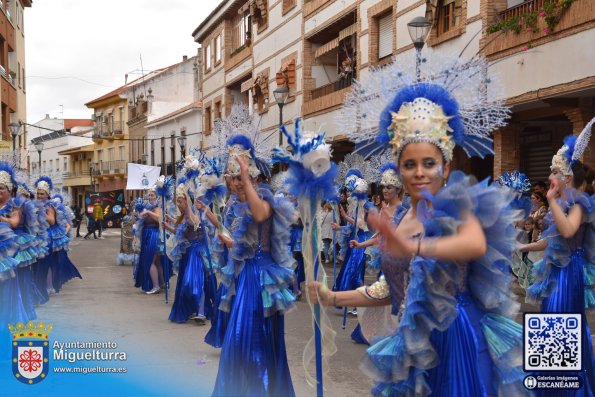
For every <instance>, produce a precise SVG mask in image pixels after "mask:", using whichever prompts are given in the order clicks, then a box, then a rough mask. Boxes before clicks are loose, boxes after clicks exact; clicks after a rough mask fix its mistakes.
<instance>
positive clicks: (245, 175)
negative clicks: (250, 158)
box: [236, 156, 250, 181]
mask: <svg viewBox="0 0 595 397" xmlns="http://www.w3.org/2000/svg"><path fill="white" fill-rule="evenodd" d="M236 161H237V162H238V164H239V166H240V176H241V177H242V180H243V181H249V180H250V172H249V167H248V162H247V161H246V158H245V157H244V156H237V157H236Z"/></svg>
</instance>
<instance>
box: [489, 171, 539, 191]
mask: <svg viewBox="0 0 595 397" xmlns="http://www.w3.org/2000/svg"><path fill="white" fill-rule="evenodd" d="M496 182H497V183H498V184H500V185H501V186H506V187H507V188H509V189H512V190H514V191H515V192H517V193H519V194H525V193H527V192H529V190H531V181H530V180H529V178H527V176H526V175H525V174H523V173H522V172H519V171H518V170H514V171H512V172H505V173H503V174H502V175H500V176H499V177H498V179H496Z"/></svg>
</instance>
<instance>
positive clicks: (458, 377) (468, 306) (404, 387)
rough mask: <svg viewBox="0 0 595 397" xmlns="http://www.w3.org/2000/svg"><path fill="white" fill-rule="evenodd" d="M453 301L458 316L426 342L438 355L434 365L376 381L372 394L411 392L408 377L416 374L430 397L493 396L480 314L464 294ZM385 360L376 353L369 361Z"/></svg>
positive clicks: (384, 396)
mask: <svg viewBox="0 0 595 397" xmlns="http://www.w3.org/2000/svg"><path fill="white" fill-rule="evenodd" d="M457 301H458V303H457V312H458V316H457V317H456V319H455V320H454V322H453V323H452V324H451V325H450V326H449V327H448V329H447V330H446V331H443V332H440V331H438V330H434V331H433V332H432V333H431V335H430V342H431V343H432V345H433V346H434V348H435V350H436V353H437V355H438V357H439V362H438V365H437V366H435V367H433V368H431V369H429V370H425V371H424V370H422V369H417V368H413V367H412V368H411V369H410V371H411V372H410V374H411V375H412V376H410V377H409V379H407V380H406V381H403V382H398V383H379V384H377V385H376V386H375V387H374V388H373V389H372V395H373V396H376V397H397V396H402V395H409V394H413V393H412V391H413V390H414V389H415V384H412V383H413V382H412V380H413V379H415V378H416V377H417V376H421V377H423V378H424V379H425V385H426V387H428V388H429V390H427V392H428V394H429V393H431V395H432V397H452V396H457V397H486V396H496V395H497V391H496V390H495V388H494V385H493V383H494V379H493V376H492V374H493V371H494V364H493V362H492V359H491V357H490V353H489V350H488V345H487V342H486V339H485V337H484V334H483V331H482V327H481V323H480V321H481V319H482V318H483V316H484V313H483V312H482V311H481V310H480V309H479V307H478V306H477V304H476V303H475V301H474V300H473V299H472V298H471V297H470V296H469V295H468V294H466V293H463V294H459V295H458V296H457ZM388 338H391V337H388ZM389 343H390V342H389ZM377 348H378V346H376V345H372V347H370V348H369V349H368V352H369V354H370V352H373V351H374V350H376V349H377ZM384 350H385V351H386V348H385V349H384ZM389 350H390V349H389ZM420 350H421V347H420ZM372 354H373V353H372ZM385 360H386V358H385V357H380V356H378V357H374V358H373V360H372V361H374V362H376V363H381V362H385ZM388 362H390V360H389V361H388ZM377 365H378V364H377Z"/></svg>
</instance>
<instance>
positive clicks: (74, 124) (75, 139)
mask: <svg viewBox="0 0 595 397" xmlns="http://www.w3.org/2000/svg"><path fill="white" fill-rule="evenodd" d="M28 130H29V134H28V136H27V138H28V142H27V152H28V157H27V162H28V164H29V170H30V175H31V179H32V181H31V182H33V181H34V180H35V179H37V178H38V177H39V176H41V175H48V176H50V177H51V178H52V181H53V182H54V187H55V188H56V189H60V190H62V188H63V175H64V174H65V173H68V172H69V169H68V168H69V157H68V156H67V155H60V154H59V152H61V151H63V150H66V149H70V148H74V147H79V146H84V145H88V144H89V143H91V142H92V141H91V136H92V133H93V121H92V120H85V119H58V118H50V117H49V115H46V117H45V118H44V119H42V120H40V121H39V122H37V123H35V124H34V125H33V126H29V128H28ZM39 149H41V151H39ZM64 191H66V189H64Z"/></svg>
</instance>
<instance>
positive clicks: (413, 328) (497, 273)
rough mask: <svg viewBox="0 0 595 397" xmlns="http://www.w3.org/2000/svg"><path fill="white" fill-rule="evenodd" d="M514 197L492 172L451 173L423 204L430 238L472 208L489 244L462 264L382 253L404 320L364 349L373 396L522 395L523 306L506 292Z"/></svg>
mask: <svg viewBox="0 0 595 397" xmlns="http://www.w3.org/2000/svg"><path fill="white" fill-rule="evenodd" d="M512 198H513V197H512V195H510V194H508V193H507V192H504V191H502V190H501V189H499V188H496V187H490V186H488V184H487V181H484V182H481V183H478V184H475V185H472V184H471V182H470V178H468V177H466V176H465V175H464V174H462V173H460V172H453V173H452V175H451V177H450V180H449V182H448V184H447V186H446V187H444V188H442V189H441V190H440V192H439V193H438V194H437V195H436V196H435V197H431V196H430V195H428V200H429V201H431V203H432V209H431V210H430V209H429V208H428V207H427V206H425V205H424V204H425V203H424V202H421V203H420V205H419V207H418V218H419V219H420V221H421V222H422V224H423V226H424V234H425V235H424V238H432V237H440V236H448V235H451V234H453V233H455V232H456V229H457V227H458V226H459V225H460V224H461V222H462V220H461V213H462V211H466V210H469V211H471V212H472V213H473V214H474V215H475V217H476V218H477V219H478V221H479V223H480V224H481V226H482V228H483V230H484V233H485V237H486V240H487V251H486V254H485V255H484V256H482V257H480V258H477V259H475V260H472V261H470V262H467V263H462V264H454V263H447V262H442V261H437V260H434V259H431V258H425V257H421V256H417V257H415V258H414V259H413V260H411V261H410V260H409V259H408V258H401V259H395V260H394V261H390V266H387V265H385V263H384V262H383V265H382V271H383V273H384V275H385V277H386V281H387V282H388V284H389V288H390V293H391V300H392V302H393V308H392V309H393V314H394V315H398V316H399V317H400V320H399V325H398V327H397V329H396V331H395V332H394V333H393V334H392V335H390V336H388V337H385V338H382V339H380V340H378V341H376V343H374V344H373V345H372V346H371V347H370V348H368V350H367V353H368V355H367V357H366V362H365V363H364V370H366V371H367V372H369V373H370V374H371V376H372V377H373V378H374V379H375V380H376V382H377V384H376V386H375V387H374V388H373V389H372V394H373V395H374V396H382V397H389V396H413V395H415V396H426V395H430V394H431V395H432V396H459V397H475V396H489V395H493V396H495V395H501V396H512V395H515V394H525V392H526V391H525V389H524V387H523V385H522V380H523V378H524V374H523V372H522V370H521V368H520V366H521V364H522V363H521V348H522V338H521V326H520V325H519V324H517V323H515V322H514V321H512V320H511V319H510V317H511V316H512V315H513V314H514V313H515V312H516V310H518V304H516V303H515V302H514V297H513V296H512V294H511V292H510V283H511V281H512V276H511V274H510V256H511V253H512V250H513V249H514V235H513V233H512V230H513V222H514V220H515V219H517V218H518V217H519V215H520V213H519V212H518V211H515V210H513V209H512V207H511V206H510V202H511V201H512ZM401 219H402V218H401ZM399 221H400V219H399ZM407 273H408V275H409V281H408V285H407V286H406V287H405V286H404V285H403V274H407Z"/></svg>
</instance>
